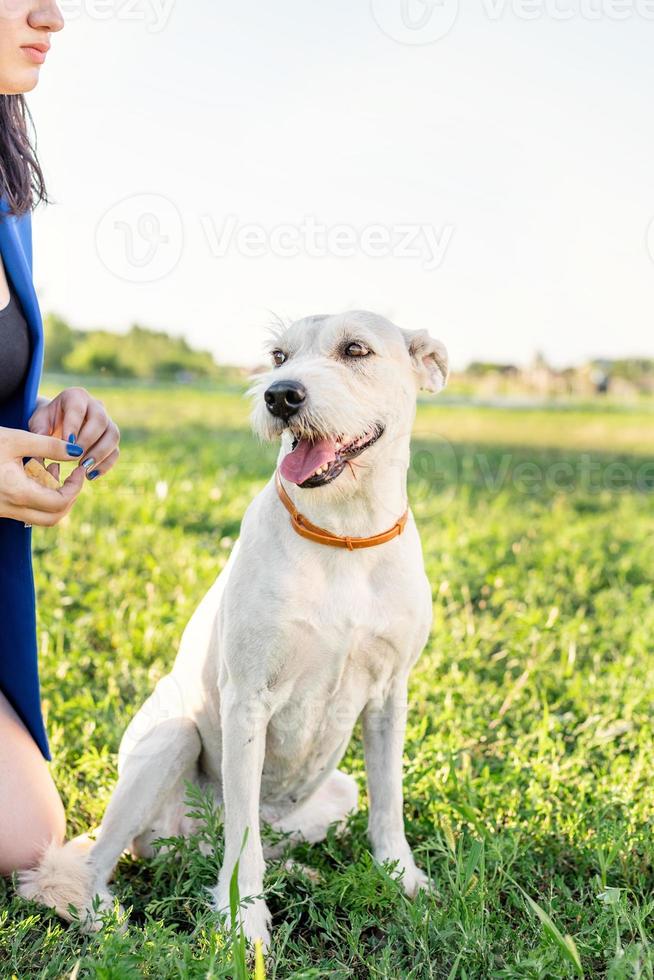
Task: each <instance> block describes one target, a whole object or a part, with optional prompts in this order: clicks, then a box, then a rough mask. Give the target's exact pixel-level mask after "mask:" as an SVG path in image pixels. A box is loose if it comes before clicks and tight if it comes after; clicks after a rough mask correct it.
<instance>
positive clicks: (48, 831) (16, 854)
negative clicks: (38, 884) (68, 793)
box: [0, 800, 66, 875]
mask: <svg viewBox="0 0 654 980" xmlns="http://www.w3.org/2000/svg"><path fill="white" fill-rule="evenodd" d="M57 802H58V805H56V806H53V807H52V808H50V809H49V811H48V812H41V813H38V814H34V815H32V816H31V817H30V818H29V819H27V820H26V821H25V823H24V824H23V826H21V827H20V830H17V828H16V827H15V826H14V827H13V828H12V832H10V833H9V834H8V835H5V834H3V835H2V842H1V843H0V875H9V874H12V873H13V872H14V871H26V870H28V869H29V868H35V867H36V866H37V864H38V863H39V861H40V860H41V857H42V856H43V852H44V851H45V849H46V848H47V847H48V845H49V844H51V843H53V842H54V843H56V844H62V843H63V841H64V838H65V836H66V818H65V814H64V808H63V806H62V804H61V801H60V800H58V801H57Z"/></svg>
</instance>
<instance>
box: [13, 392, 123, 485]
mask: <svg viewBox="0 0 654 980" xmlns="http://www.w3.org/2000/svg"><path fill="white" fill-rule="evenodd" d="M29 427H30V431H31V432H35V433H38V434H41V435H48V436H56V437H57V438H59V439H64V440H68V441H69V442H76V443H77V445H78V446H81V447H82V449H83V454H82V455H81V456H80V466H82V467H83V468H84V470H85V471H86V475H87V476H88V478H89V480H95V479H96V477H98V476H102V475H103V474H104V473H107V472H108V471H109V470H110V469H111V467H112V466H114V464H115V463H116V460H117V459H118V452H119V450H118V443H119V442H120V432H119V430H118V426H117V425H116V424H115V423H114V422H112V421H111V419H110V418H109V416H108V415H107V412H106V411H105V407H104V405H103V404H102V402H100V401H98V400H97V399H96V398H92V397H91V395H89V393H88V391H86V389H85V388H67V389H66V390H65V391H62V392H61V394H60V395H57V397H56V398H53V399H52V401H51V402H48V403H46V404H44V405H40V406H39V408H37V410H36V411H35V412H34V415H33V416H32V418H31V419H30V421H29Z"/></svg>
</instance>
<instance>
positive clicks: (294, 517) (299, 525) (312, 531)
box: [275, 470, 409, 551]
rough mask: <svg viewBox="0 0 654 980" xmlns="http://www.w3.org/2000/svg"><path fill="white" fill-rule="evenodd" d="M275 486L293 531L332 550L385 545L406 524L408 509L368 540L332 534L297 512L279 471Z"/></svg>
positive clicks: (276, 474)
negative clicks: (289, 518)
mask: <svg viewBox="0 0 654 980" xmlns="http://www.w3.org/2000/svg"><path fill="white" fill-rule="evenodd" d="M275 484H276V486H277V493H278V494H279V499H280V500H281V502H282V503H283V505H284V507H285V508H286V510H287V511H288V512H289V514H290V515H291V524H292V525H293V529H294V530H295V531H297V533H298V534H300V535H301V536H302V537H303V538H308V539H309V541H316V542H317V543H318V544H329V545H331V546H332V547H334V548H347V549H348V551H354V550H355V549H356V548H374V547H375V545H378V544H385V543H386V542H387V541H391V540H392V538H396V537H397V536H398V535H400V534H401V533H402V531H403V530H404V528H405V527H406V522H407V520H408V518H409V509H408V508H407V509H406V510H405V511H404V513H403V514H402V516H401V517H400V519H399V520H398V521H397V523H395V524H394V525H393V527H391V528H389V529H388V531H382V533H381V534H373V535H371V536H370V537H369V538H350V537H348V536H347V535H341V534H332V532H331V531H326V530H325V528H324V527H318V526H317V525H316V524H312V523H311V521H309V520H307V518H306V517H304V516H303V515H302V514H301V513H300V512H299V510H298V509H297V507H296V506H295V505H294V503H293V501H292V500H291V498H290V497H289V495H288V494H287V492H286V490H285V489H284V487H283V486H282V481H281V478H280V476H279V471H277V470H276V471H275Z"/></svg>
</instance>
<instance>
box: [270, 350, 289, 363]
mask: <svg viewBox="0 0 654 980" xmlns="http://www.w3.org/2000/svg"><path fill="white" fill-rule="evenodd" d="M272 359H273V364H274V365H275V367H279V366H280V365H281V364H283V363H284V361H285V360H286V354H285V353H284V351H283V350H274V351H273V352H272Z"/></svg>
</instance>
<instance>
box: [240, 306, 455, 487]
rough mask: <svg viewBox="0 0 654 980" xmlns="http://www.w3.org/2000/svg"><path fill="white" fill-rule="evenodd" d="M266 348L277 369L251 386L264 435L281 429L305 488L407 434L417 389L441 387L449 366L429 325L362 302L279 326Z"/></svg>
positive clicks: (256, 421)
mask: <svg viewBox="0 0 654 980" xmlns="http://www.w3.org/2000/svg"><path fill="white" fill-rule="evenodd" d="M270 357H271V361H272V365H273V366H272V369H271V370H270V371H269V372H268V373H266V374H264V375H262V376H261V377H259V378H258V379H257V381H256V382H255V384H254V385H253V387H252V388H251V390H250V394H252V395H253V396H254V398H255V408H254V412H253V416H252V419H253V425H254V428H255V430H256V431H257V432H258V433H259V435H260V436H262V437H263V438H265V439H274V438H275V437H277V436H279V435H283V448H285V450H286V452H285V455H284V456H283V459H282V461H281V466H280V469H281V473H282V476H283V477H284V478H285V479H286V480H288V481H290V482H292V483H295V484H297V486H299V487H302V488H307V489H309V488H315V487H322V486H325V485H327V484H329V483H333V482H334V481H335V480H337V479H339V477H341V474H342V473H343V472H344V471H345V472H346V473H351V472H352V469H353V468H359V469H360V468H361V467H362V466H363V463H364V460H365V464H366V467H365V468H366V469H370V468H371V467H373V466H374V463H375V461H376V460H377V459H378V458H379V457H380V455H381V454H382V453H383V452H384V446H386V447H388V446H389V445H391V444H392V443H393V442H394V441H395V440H397V439H398V438H400V437H402V436H408V434H409V433H410V431H411V425H412V423H413V418H414V415H415V408H416V395H417V391H418V389H419V388H425V389H427V390H429V391H440V389H441V388H442V387H443V386H444V385H445V382H446V379H447V372H448V360H447V351H446V350H445V347H444V346H443V344H442V343H441V342H440V341H438V340H434V339H433V338H432V337H430V336H429V334H428V333H427V331H426V330H418V331H408V330H402V329H401V328H400V327H396V326H395V324H393V323H391V322H390V321H389V320H386V319H384V317H381V316H377V315H375V314H374V313H366V312H359V311H357V312H352V313H345V314H342V315H336V316H313V317H307V318H305V319H303V320H298V321H297V322H296V323H293V324H291V325H290V326H289V327H286V328H283V329H280V330H278V331H276V332H275V335H274V337H273V340H272V342H271V345H270ZM359 457H362V459H361V462H359ZM354 460H357V462H356V463H354ZM348 464H350V465H348ZM341 479H344V477H341Z"/></svg>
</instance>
